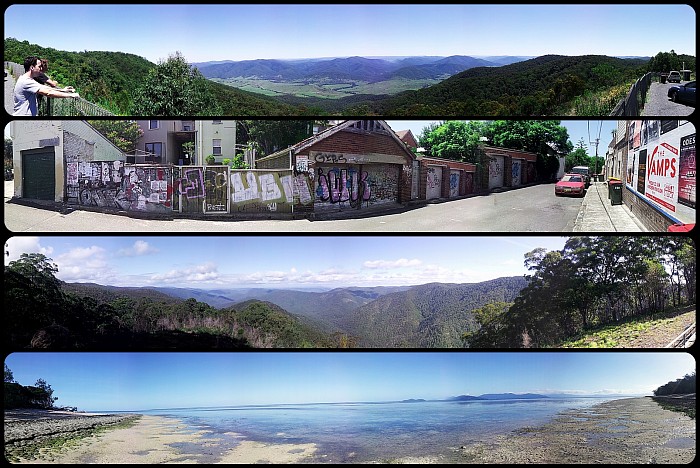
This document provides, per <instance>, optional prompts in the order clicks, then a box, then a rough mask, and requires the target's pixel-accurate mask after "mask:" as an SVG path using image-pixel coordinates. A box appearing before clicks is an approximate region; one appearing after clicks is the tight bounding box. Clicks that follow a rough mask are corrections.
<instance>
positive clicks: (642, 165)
mask: <svg viewBox="0 0 700 468" xmlns="http://www.w3.org/2000/svg"><path fill="white" fill-rule="evenodd" d="M646 171H647V150H645V149H643V150H641V151H640V152H639V161H638V163H637V192H639V193H641V194H642V195H644V181H645V175H646Z"/></svg>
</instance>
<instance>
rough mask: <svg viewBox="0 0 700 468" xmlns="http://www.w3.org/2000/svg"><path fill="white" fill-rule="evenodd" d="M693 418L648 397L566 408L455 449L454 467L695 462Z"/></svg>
mask: <svg viewBox="0 0 700 468" xmlns="http://www.w3.org/2000/svg"><path fill="white" fill-rule="evenodd" d="M695 447H696V434H695V420H694V419H691V418H689V417H688V416H686V415H684V414H682V413H678V412H674V411H670V410H666V409H663V408H662V407H661V406H660V405H659V404H657V403H656V402H655V401H654V400H653V399H652V398H650V397H641V398H623V399H618V400H611V401H607V402H604V403H600V404H598V405H595V406H592V407H590V408H586V409H577V410H567V411H564V412H562V413H560V414H559V415H558V416H557V417H555V418H554V420H552V421H550V422H549V423H547V424H544V425H542V426H538V427H524V428H521V429H519V430H516V431H514V433H511V434H508V435H501V436H498V437H496V438H495V440H493V441H490V442H482V443H477V444H472V445H469V446H463V447H460V448H459V449H458V450H457V455H458V460H459V461H458V462H459V463H488V464H496V463H498V464H506V463H508V464H510V463H553V464H555V463H556V464H559V463H576V464H581V463H583V464H589V463H590V464H594V463H625V464H627V463H643V464H648V463H674V464H676V463H677V464H681V463H683V464H688V463H690V462H692V460H693V459H694V458H695Z"/></svg>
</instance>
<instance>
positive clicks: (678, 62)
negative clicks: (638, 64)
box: [647, 50, 695, 73]
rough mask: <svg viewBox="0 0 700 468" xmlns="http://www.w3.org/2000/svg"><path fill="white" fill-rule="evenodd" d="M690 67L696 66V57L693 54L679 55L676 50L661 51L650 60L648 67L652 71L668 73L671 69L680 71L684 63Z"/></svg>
mask: <svg viewBox="0 0 700 468" xmlns="http://www.w3.org/2000/svg"><path fill="white" fill-rule="evenodd" d="M684 62H685V66H686V68H688V69H691V68H692V67H694V66H695V57H694V56H692V55H685V54H681V55H678V54H676V52H675V51H674V50H671V51H670V52H659V53H658V54H656V55H655V56H653V57H652V58H651V60H649V64H648V65H647V69H648V70H649V71H650V72H658V73H668V72H670V71H671V70H677V71H680V70H681V69H682V68H683V63H684ZM693 71H695V70H693Z"/></svg>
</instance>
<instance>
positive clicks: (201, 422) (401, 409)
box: [144, 398, 613, 463]
mask: <svg viewBox="0 0 700 468" xmlns="http://www.w3.org/2000/svg"><path fill="white" fill-rule="evenodd" d="M611 399H613V398H570V399H569V398H566V399H564V398H547V399H537V400H499V401H473V402H445V401H438V402H412V403H333V404H310V405H269V406H254V407H252V406H239V407H217V408H183V409H166V410H151V411H147V412H144V414H153V415H161V416H172V417H176V418H178V419H180V420H182V421H183V422H185V423H186V424H188V425H189V426H191V427H192V428H193V429H207V430H210V431H212V435H211V437H217V438H223V440H224V441H227V442H225V444H226V445H229V446H230V445H235V443H236V442H235V441H236V439H235V438H231V437H230V436H228V435H225V434H224V433H231V432H235V433H238V434H242V435H244V436H245V437H246V438H247V439H248V440H255V441H261V442H272V443H315V444H317V446H318V448H319V450H318V455H319V461H324V462H332V463H343V462H363V461H382V460H384V461H386V460H391V459H396V458H402V457H408V456H410V457H421V456H439V455H444V456H446V457H450V454H453V453H454V450H453V449H454V448H456V447H459V446H461V445H466V444H469V443H472V442H478V441H488V440H489V438H491V437H493V436H494V435H498V434H507V433H509V432H510V431H513V430H515V429H517V428H521V427H525V426H537V425H541V424H544V423H546V422H547V421H549V420H551V419H552V418H553V417H554V416H556V414H557V413H559V412H561V411H564V410H568V409H581V408H587V407H591V406H593V405H595V404H598V403H602V402H603V401H608V400H611ZM227 438H229V439H230V440H228V439H227Z"/></svg>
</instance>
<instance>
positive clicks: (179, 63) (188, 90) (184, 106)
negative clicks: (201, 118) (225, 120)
mask: <svg viewBox="0 0 700 468" xmlns="http://www.w3.org/2000/svg"><path fill="white" fill-rule="evenodd" d="M219 113H220V108H219V106H218V104H217V103H216V101H215V99H214V96H213V94H212V93H211V91H210V88H209V84H208V83H207V80H206V78H204V76H203V75H202V74H201V73H200V71H199V70H197V69H196V68H194V67H191V66H190V65H189V64H188V63H187V61H186V60H185V58H184V57H183V56H182V54H181V53H180V52H175V54H174V55H171V56H170V57H168V59H167V60H166V61H161V62H159V63H158V65H156V67H155V68H153V69H151V70H149V71H148V74H147V75H146V78H145V79H144V81H143V83H142V84H141V86H139V88H137V89H136V91H135V93H134V102H133V104H132V110H131V114H132V115H148V116H190V115H217V114H219Z"/></svg>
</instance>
